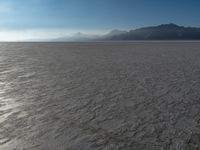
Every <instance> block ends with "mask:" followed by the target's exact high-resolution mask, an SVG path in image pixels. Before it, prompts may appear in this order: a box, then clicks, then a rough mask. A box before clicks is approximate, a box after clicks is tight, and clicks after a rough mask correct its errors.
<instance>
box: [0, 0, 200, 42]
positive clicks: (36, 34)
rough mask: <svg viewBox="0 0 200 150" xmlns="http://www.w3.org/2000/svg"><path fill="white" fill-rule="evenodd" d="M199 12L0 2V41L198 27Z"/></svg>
mask: <svg viewBox="0 0 200 150" xmlns="http://www.w3.org/2000/svg"><path fill="white" fill-rule="evenodd" d="M199 8H200V0H0V40H2V38H3V39H9V38H11V36H12V39H15V38H16V37H15V36H18V39H20V38H21V39H23V38H24V37H25V36H26V38H46V37H53V36H60V35H63V34H70V33H74V32H78V31H81V32H91V33H95V32H98V33H101V32H102V33H103V32H105V31H108V30H110V29H115V28H119V29H131V28H137V27H141V26H149V25H158V24H161V23H171V22H173V23H177V24H180V25H186V26H200V20H199V16H200V9H199ZM4 37H5V38H4Z"/></svg>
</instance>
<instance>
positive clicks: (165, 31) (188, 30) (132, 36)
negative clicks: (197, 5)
mask: <svg viewBox="0 0 200 150" xmlns="http://www.w3.org/2000/svg"><path fill="white" fill-rule="evenodd" d="M108 35H109V34H108ZM104 40H200V28H194V27H184V26H178V25H176V24H173V23H171V24H162V25H159V26H152V27H144V28H139V29H136V30H130V31H128V32H124V33H121V34H116V35H109V36H105V38H104Z"/></svg>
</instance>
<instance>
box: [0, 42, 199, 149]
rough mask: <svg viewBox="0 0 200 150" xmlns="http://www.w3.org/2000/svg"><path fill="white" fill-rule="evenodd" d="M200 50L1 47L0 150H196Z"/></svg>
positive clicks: (186, 46)
mask: <svg viewBox="0 0 200 150" xmlns="http://www.w3.org/2000/svg"><path fill="white" fill-rule="evenodd" d="M199 149H200V42H192V41H190V42H187V41H185V42H106V43H103V42H99V43H0V150H199Z"/></svg>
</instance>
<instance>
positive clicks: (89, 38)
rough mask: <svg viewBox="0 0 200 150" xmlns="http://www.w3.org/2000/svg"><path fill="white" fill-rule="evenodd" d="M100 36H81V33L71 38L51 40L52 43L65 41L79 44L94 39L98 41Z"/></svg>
mask: <svg viewBox="0 0 200 150" xmlns="http://www.w3.org/2000/svg"><path fill="white" fill-rule="evenodd" d="M99 37H100V36H98V35H89V34H83V33H81V32H78V33H75V34H74V35H72V36H64V37H60V38H57V39H53V41H58V42H65V41H69V42H71V41H79V42H87V41H92V40H95V39H98V38H99Z"/></svg>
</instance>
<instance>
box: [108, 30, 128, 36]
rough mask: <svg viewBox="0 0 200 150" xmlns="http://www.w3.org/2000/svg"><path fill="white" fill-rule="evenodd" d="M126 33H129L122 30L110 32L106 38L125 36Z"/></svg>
mask: <svg viewBox="0 0 200 150" xmlns="http://www.w3.org/2000/svg"><path fill="white" fill-rule="evenodd" d="M125 33H127V31H121V30H118V29H115V30H112V31H110V32H109V33H108V34H106V35H105V36H107V37H111V36H116V35H120V34H125Z"/></svg>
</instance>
